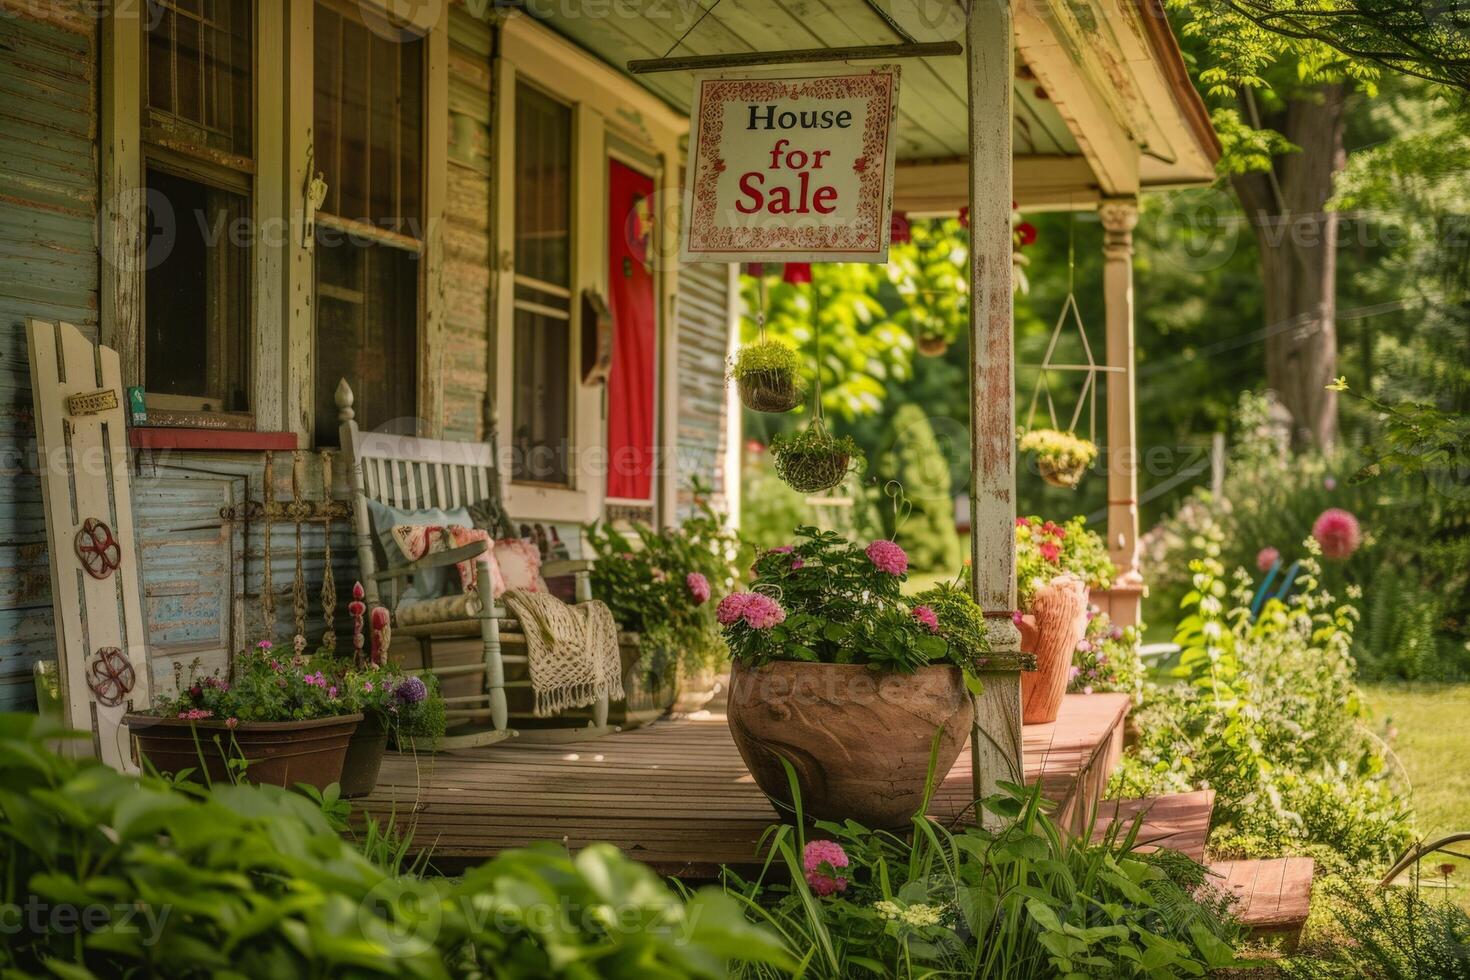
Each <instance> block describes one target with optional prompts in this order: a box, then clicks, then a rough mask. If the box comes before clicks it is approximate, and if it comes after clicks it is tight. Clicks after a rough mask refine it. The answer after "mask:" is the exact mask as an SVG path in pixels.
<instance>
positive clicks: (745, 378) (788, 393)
mask: <svg viewBox="0 0 1470 980" xmlns="http://www.w3.org/2000/svg"><path fill="white" fill-rule="evenodd" d="M800 364H801V362H800V359H799V358H798V357H797V354H796V351H794V350H792V349H791V348H790V347H787V346H786V345H785V344H783V343H781V342H780V341H777V340H758V341H756V342H755V343H753V344H746V345H745V346H744V347H741V348H740V349H739V350H738V351H736V352H735V363H734V364H733V365H732V366H731V368H730V377H731V378H732V379H733V380H734V381H735V386H736V388H737V389H738V390H739V392H740V403H741V404H742V405H744V406H745V407H746V408H748V409H750V410H751V411H753V412H789V411H791V410H792V409H793V408H796V407H797V406H798V405H800V404H801V397H802V390H803V387H804V386H803V383H802V380H801V375H800V374H799V373H798V372H797V369H798V368H799V367H800Z"/></svg>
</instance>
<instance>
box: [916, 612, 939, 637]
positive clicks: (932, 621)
mask: <svg viewBox="0 0 1470 980" xmlns="http://www.w3.org/2000/svg"><path fill="white" fill-rule="evenodd" d="M914 618H915V619H917V620H918V621H919V622H921V623H923V624H924V625H925V626H926V627H928V629H929V632H931V633H938V632H939V617H938V616H936V615H934V610H933V609H931V608H929V607H928V606H915V607H914Z"/></svg>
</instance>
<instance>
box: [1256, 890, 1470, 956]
mask: <svg viewBox="0 0 1470 980" xmlns="http://www.w3.org/2000/svg"><path fill="white" fill-rule="evenodd" d="M1329 899H1330V901H1331V907H1332V911H1333V913H1334V915H1335V916H1336V919H1337V923H1336V928H1337V930H1339V931H1340V934H1339V935H1336V936H1334V937H1332V941H1331V942H1329V943H1326V944H1324V945H1323V946H1322V948H1320V949H1315V950H1312V951H1311V953H1312V954H1313V955H1311V956H1301V957H1297V958H1295V959H1293V960H1291V961H1290V962H1289V963H1288V964H1287V965H1286V968H1285V969H1284V970H1283V971H1282V972H1283V973H1284V974H1285V975H1286V976H1287V977H1290V978H1293V980H1337V978H1339V977H1371V978H1374V980H1428V978H1430V977H1433V978H1435V980H1470V914H1467V913H1466V912H1465V910H1464V909H1462V908H1459V907H1458V906H1456V905H1453V904H1451V903H1450V902H1447V901H1439V902H1432V901H1429V900H1427V899H1425V898H1424V897H1423V895H1421V894H1420V893H1419V892H1418V891H1417V890H1407V889H1397V888H1393V889H1387V890H1383V891H1380V890H1379V889H1377V888H1374V887H1372V886H1362V887H1356V886H1352V885H1349V884H1346V883H1341V882H1340V883H1338V884H1337V885H1336V886H1335V887H1333V888H1332V890H1331V892H1330V893H1329Z"/></svg>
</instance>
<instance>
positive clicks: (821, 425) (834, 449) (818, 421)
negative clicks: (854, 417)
mask: <svg viewBox="0 0 1470 980" xmlns="http://www.w3.org/2000/svg"><path fill="white" fill-rule="evenodd" d="M816 300H817V295H816V291H815V290H813V293H812V337H813V342H814V345H815V347H816V379H817V380H816V386H815V388H814V390H813V392H812V420H811V421H810V422H809V423H807V427H806V428H805V429H803V430H802V431H800V432H798V433H796V434H795V435H792V436H786V435H777V436H776V437H775V438H774V439H772V440H771V458H772V460H773V461H774V462H775V466H776V475H777V476H779V477H780V478H781V480H782V481H783V482H784V483H785V484H786V485H787V486H789V487H791V489H793V490H796V491H798V492H800V493H821V492H822V491H824V490H831V489H832V488H833V487H835V486H838V485H839V484H841V483H842V481H844V480H846V479H847V475H848V474H849V473H851V472H853V470H854V468H856V467H860V466H861V465H862V462H863V460H862V451H861V450H859V449H858V445H857V443H856V442H854V441H853V440H852V437H850V436H841V437H838V436H834V435H832V433H830V432H828V431H827V424H826V422H825V421H824V419H823V417H822V330H821V324H820V323H819V322H818V317H817V308H816Z"/></svg>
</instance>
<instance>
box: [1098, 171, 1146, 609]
mask: <svg viewBox="0 0 1470 980" xmlns="http://www.w3.org/2000/svg"><path fill="white" fill-rule="evenodd" d="M1098 217H1099V219H1100V220H1101V222H1102V226H1103V299H1104V306H1105V308H1106V310H1107V331H1108V332H1107V363H1108V367H1110V368H1112V369H1113V372H1112V373H1110V374H1109V375H1108V430H1107V434H1108V445H1107V463H1108V530H1107V534H1108V554H1109V555H1110V556H1111V557H1112V559H1113V564H1114V565H1115V566H1117V569H1118V577H1117V579H1116V580H1115V582H1114V586H1113V589H1112V590H1111V592H1110V595H1109V597H1108V603H1107V605H1108V610H1107V611H1108V615H1109V616H1110V617H1111V618H1112V619H1113V621H1114V622H1115V623H1117V624H1118V625H1120V626H1134V625H1137V623H1138V620H1139V609H1138V607H1139V601H1140V599H1141V598H1142V591H1143V577H1142V575H1141V573H1140V572H1139V568H1138V447H1137V446H1136V445H1135V439H1136V435H1135V433H1136V426H1135V423H1134V415H1135V394H1134V385H1133V228H1134V226H1135V225H1137V224H1138V200H1137V198H1133V197H1125V198H1111V199H1108V200H1105V201H1103V202H1102V204H1101V205H1099V206H1098Z"/></svg>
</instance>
